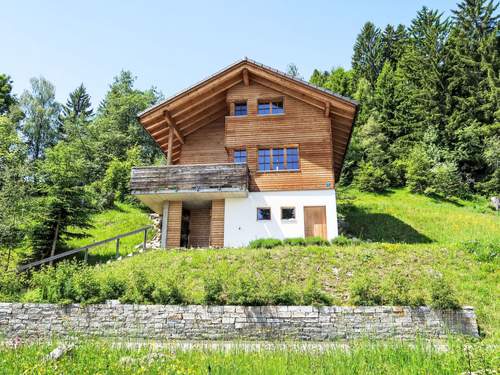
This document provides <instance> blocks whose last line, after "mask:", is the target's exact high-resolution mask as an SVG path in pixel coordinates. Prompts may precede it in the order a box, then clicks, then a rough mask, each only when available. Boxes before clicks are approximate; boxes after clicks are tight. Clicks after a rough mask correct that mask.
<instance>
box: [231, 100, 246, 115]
mask: <svg viewBox="0 0 500 375" xmlns="http://www.w3.org/2000/svg"><path fill="white" fill-rule="evenodd" d="M234 115H235V116H246V115H247V102H237V103H234Z"/></svg>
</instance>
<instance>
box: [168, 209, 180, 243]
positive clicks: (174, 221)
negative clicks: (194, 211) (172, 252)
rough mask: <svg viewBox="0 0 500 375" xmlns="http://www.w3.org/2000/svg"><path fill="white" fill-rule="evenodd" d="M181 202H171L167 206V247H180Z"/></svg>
mask: <svg viewBox="0 0 500 375" xmlns="http://www.w3.org/2000/svg"><path fill="white" fill-rule="evenodd" d="M181 216H182V202H181V201H171V202H169V204H168V226H167V247H179V246H180V245H181Z"/></svg>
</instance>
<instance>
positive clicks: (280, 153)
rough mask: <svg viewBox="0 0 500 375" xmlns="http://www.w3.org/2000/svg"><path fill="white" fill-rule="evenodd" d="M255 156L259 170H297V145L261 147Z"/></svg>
mask: <svg viewBox="0 0 500 375" xmlns="http://www.w3.org/2000/svg"><path fill="white" fill-rule="evenodd" d="M257 156H258V158H257V162H258V170H259V171H260V172H268V171H290V170H292V171H293V170H295V171H296V170H299V149H298V147H276V148H261V149H259V151H258V155H257Z"/></svg>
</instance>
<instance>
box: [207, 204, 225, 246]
mask: <svg viewBox="0 0 500 375" xmlns="http://www.w3.org/2000/svg"><path fill="white" fill-rule="evenodd" d="M224 203H225V201H224V199H218V200H213V201H212V217H211V224H210V246H214V247H223V246H224Z"/></svg>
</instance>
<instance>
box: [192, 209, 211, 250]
mask: <svg viewBox="0 0 500 375" xmlns="http://www.w3.org/2000/svg"><path fill="white" fill-rule="evenodd" d="M190 211H191V216H190V222H189V246H192V247H207V246H209V245H210V211H211V209H210V208H196V209H191V210H190Z"/></svg>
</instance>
